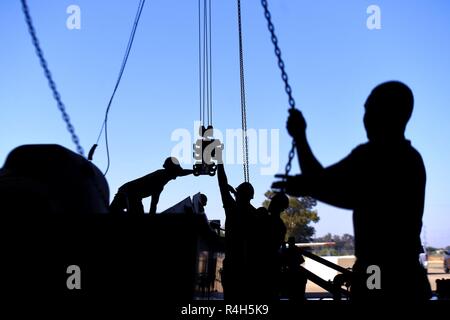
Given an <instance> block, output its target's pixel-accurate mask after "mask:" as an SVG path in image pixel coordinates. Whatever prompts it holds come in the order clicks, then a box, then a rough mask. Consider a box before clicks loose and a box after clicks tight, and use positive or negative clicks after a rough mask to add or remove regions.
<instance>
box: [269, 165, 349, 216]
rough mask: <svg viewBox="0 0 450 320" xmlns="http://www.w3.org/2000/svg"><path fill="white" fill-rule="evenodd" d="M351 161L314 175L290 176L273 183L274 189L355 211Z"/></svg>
mask: <svg viewBox="0 0 450 320" xmlns="http://www.w3.org/2000/svg"><path fill="white" fill-rule="evenodd" d="M351 161H352V160H351V157H347V158H345V159H343V160H342V161H340V162H338V163H336V164H334V165H332V166H330V167H327V168H325V169H322V170H321V171H320V172H315V173H314V174H301V175H297V176H289V177H288V178H287V179H286V181H277V182H275V183H273V184H272V188H274V189H285V191H286V193H287V194H290V195H292V196H296V197H302V196H311V197H313V198H315V199H317V200H319V201H322V202H325V203H327V204H330V205H332V206H336V207H339V208H344V209H354V207H355V195H354V191H353V185H352V183H353V181H352V177H353V174H352V163H351Z"/></svg>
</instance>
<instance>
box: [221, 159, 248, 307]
mask: <svg viewBox="0 0 450 320" xmlns="http://www.w3.org/2000/svg"><path fill="white" fill-rule="evenodd" d="M217 178H218V181H219V188H220V195H221V197H222V203H223V208H224V210H225V215H226V219H225V259H224V262H223V273H222V274H223V289H224V297H225V299H227V300H244V299H248V298H249V297H248V295H247V294H246V293H247V291H248V288H246V287H247V277H248V261H247V257H248V251H247V246H248V236H247V232H248V225H249V220H250V217H251V215H252V214H253V212H254V211H255V208H254V207H253V206H252V205H251V203H250V201H251V199H253V196H254V189H253V186H252V185H251V184H250V183H249V182H243V183H241V184H240V185H239V186H238V187H237V188H236V190H234V189H233V187H231V186H230V185H229V184H228V180H227V176H226V174H225V169H224V167H223V164H220V163H219V164H218V165H217ZM231 194H234V196H235V198H233V196H232V195H231Z"/></svg>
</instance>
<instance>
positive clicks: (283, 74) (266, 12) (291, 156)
mask: <svg viewBox="0 0 450 320" xmlns="http://www.w3.org/2000/svg"><path fill="white" fill-rule="evenodd" d="M261 4H262V6H263V8H264V16H265V17H266V20H267V28H268V29H269V31H270V35H271V40H272V43H273V45H274V47H275V50H274V51H275V55H276V56H277V60H278V67H279V68H280V71H281V79H283V81H284V90H285V91H286V93H287V95H288V99H289V106H290V108H291V109H295V100H294V98H293V97H292V89H291V86H290V85H289V82H288V76H287V73H286V70H285V69H284V68H285V65H284V61H283V59H282V58H281V50H280V47H279V46H278V38H277V36H276V35H275V27H274V25H273V23H272V18H271V15H270V11H269V7H268V3H267V0H261ZM294 156H295V141H294V140H292V147H291V150H290V151H289V156H288V162H287V164H286V167H285V175H286V176H287V175H289V172H290V171H291V168H292V159H294Z"/></svg>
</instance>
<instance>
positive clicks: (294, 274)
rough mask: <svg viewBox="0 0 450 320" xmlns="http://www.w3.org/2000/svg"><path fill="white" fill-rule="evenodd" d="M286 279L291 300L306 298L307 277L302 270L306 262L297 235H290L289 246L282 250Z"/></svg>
mask: <svg viewBox="0 0 450 320" xmlns="http://www.w3.org/2000/svg"><path fill="white" fill-rule="evenodd" d="M282 255H283V262H284V266H283V269H284V270H283V271H284V273H285V274H284V281H285V286H286V291H287V296H288V298H289V300H294V301H301V300H304V299H305V288H306V282H307V280H308V279H307V278H306V275H305V274H304V273H303V272H302V271H301V270H300V265H301V264H302V263H304V262H305V259H304V258H303V255H302V250H301V249H300V248H298V247H297V246H296V245H295V237H289V239H288V247H287V248H286V247H285V248H284V250H283V251H282Z"/></svg>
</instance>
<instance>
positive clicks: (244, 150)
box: [237, 0, 250, 182]
mask: <svg viewBox="0 0 450 320" xmlns="http://www.w3.org/2000/svg"><path fill="white" fill-rule="evenodd" d="M237 7H238V28H239V70H240V80H241V82H240V83H241V119H242V154H243V157H244V159H243V160H244V181H245V182H249V180H250V175H249V168H248V137H247V106H246V102H245V78H244V50H243V45H242V22H241V1H240V0H238V1H237Z"/></svg>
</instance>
